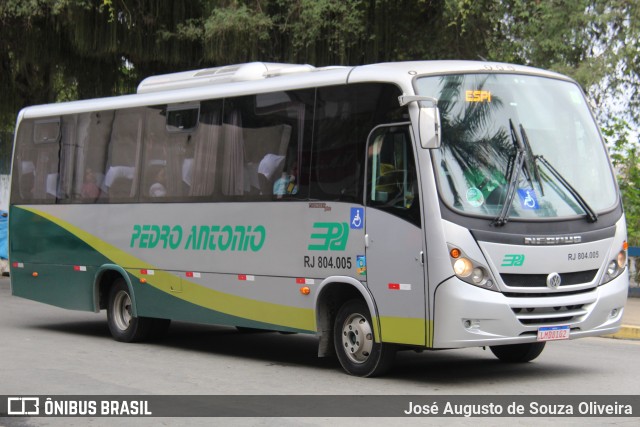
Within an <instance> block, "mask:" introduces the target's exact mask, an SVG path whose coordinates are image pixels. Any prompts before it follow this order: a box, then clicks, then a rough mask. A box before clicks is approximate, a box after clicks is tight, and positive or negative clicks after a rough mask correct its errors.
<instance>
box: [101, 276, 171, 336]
mask: <svg viewBox="0 0 640 427" xmlns="http://www.w3.org/2000/svg"><path fill="white" fill-rule="evenodd" d="M132 306H133V303H132V299H131V294H130V291H129V288H128V287H127V284H126V283H125V281H124V279H122V278H120V279H117V280H116V281H115V282H114V283H113V286H112V287H111V289H110V290H109V301H108V305H107V323H108V324H109V331H110V332H111V335H112V336H113V338H114V339H115V340H116V341H122V342H139V341H145V340H148V339H154V338H160V337H162V336H164V335H165V334H166V332H167V330H168V329H169V324H170V323H171V321H170V320H169V319H154V318H151V317H135V316H134V315H133V312H132Z"/></svg>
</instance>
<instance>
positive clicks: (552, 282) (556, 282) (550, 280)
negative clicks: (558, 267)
mask: <svg viewBox="0 0 640 427" xmlns="http://www.w3.org/2000/svg"><path fill="white" fill-rule="evenodd" d="M560 283H562V278H561V277H560V275H559V274H558V273H550V274H549V275H548V276H547V286H548V287H550V288H551V289H558V288H559V287H560Z"/></svg>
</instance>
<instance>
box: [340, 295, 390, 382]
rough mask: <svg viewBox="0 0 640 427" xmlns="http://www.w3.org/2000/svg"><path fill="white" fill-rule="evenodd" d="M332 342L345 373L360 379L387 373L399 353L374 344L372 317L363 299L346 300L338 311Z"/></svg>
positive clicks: (383, 345)
mask: <svg viewBox="0 0 640 427" xmlns="http://www.w3.org/2000/svg"><path fill="white" fill-rule="evenodd" d="M333 340H334V341H333V342H334V345H335V348H336V353H337V354H338V359H339V360H340V364H341V365H342V367H343V368H344V370H345V371H347V373H349V374H350V375H355V376H359V377H373V376H378V375H382V374H384V373H385V372H387V371H388V370H389V368H390V367H391V364H392V363H393V359H394V357H395V353H396V349H395V347H394V346H392V345H390V344H383V343H377V342H375V340H374V334H373V323H372V322H371V315H370V313H369V309H368V308H367V305H366V304H365V303H364V302H363V301H361V300H351V301H347V302H346V303H344V305H343V306H342V307H341V308H340V310H338V314H337V315H336V319H335V323H334V328H333Z"/></svg>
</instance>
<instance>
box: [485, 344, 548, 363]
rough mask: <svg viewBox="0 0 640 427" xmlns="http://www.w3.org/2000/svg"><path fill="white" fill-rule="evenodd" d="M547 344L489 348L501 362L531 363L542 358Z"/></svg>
mask: <svg viewBox="0 0 640 427" xmlns="http://www.w3.org/2000/svg"><path fill="white" fill-rule="evenodd" d="M545 344H546V342H533V343H527V344H511V345H495V346H492V347H489V348H490V349H491V352H492V353H493V354H494V355H495V356H496V357H497V358H498V359H500V360H501V361H503V362H507V363H525V362H530V361H532V360H533V359H535V358H536V357H538V356H540V353H542V350H544V346H545Z"/></svg>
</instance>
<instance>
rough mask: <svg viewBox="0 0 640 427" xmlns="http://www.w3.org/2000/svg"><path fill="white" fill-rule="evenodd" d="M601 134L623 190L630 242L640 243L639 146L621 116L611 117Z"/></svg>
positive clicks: (637, 244)
mask: <svg viewBox="0 0 640 427" xmlns="http://www.w3.org/2000/svg"><path fill="white" fill-rule="evenodd" d="M602 133H603V135H604V136H605V138H606V140H607V142H608V145H609V147H610V149H609V151H610V155H611V161H612V162H613V165H614V167H615V169H616V174H617V177H618V185H619V187H620V191H621V193H622V203H623V204H624V207H625V215H626V217H627V235H628V241H629V244H630V245H631V246H640V147H639V146H638V144H637V143H635V142H632V141H631V137H630V133H631V128H630V127H629V124H628V123H627V122H626V121H624V120H622V119H616V120H612V122H611V123H610V124H609V125H608V126H605V127H603V129H602Z"/></svg>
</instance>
